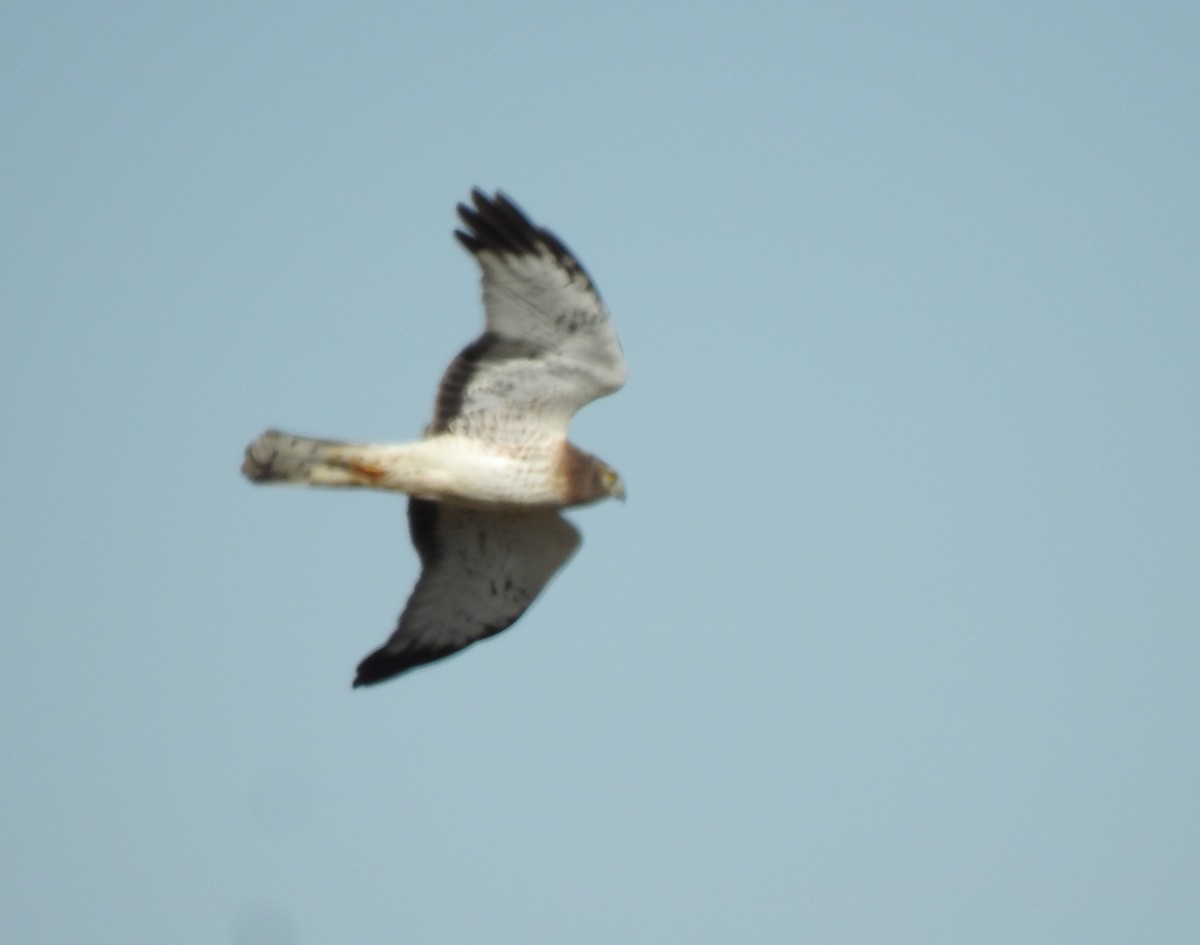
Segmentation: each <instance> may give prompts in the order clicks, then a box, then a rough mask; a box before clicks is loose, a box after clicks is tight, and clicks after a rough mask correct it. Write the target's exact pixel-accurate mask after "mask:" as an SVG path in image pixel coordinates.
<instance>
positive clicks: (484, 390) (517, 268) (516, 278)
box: [428, 190, 626, 442]
mask: <svg viewBox="0 0 1200 945" xmlns="http://www.w3.org/2000/svg"><path fill="white" fill-rule="evenodd" d="M471 199H472V201H473V203H474V208H471V207H467V206H465V205H463V204H459V207H458V213H459V216H460V217H461V218H462V221H463V223H464V225H465V226H466V230H465V231H463V230H459V231H456V232H455V236H457V237H458V239H459V242H461V243H462V244H463V246H465V247H466V248H467V250H469V251H470V253H471V254H472V255H473V256H474V257H475V258H476V259H477V260H478V262H479V265H480V267H481V268H482V269H483V305H484V310H485V316H486V327H485V331H484V333H483V335H481V336H480V337H479V338H478V339H476V340H475V341H474V342H472V343H471V344H469V345H467V347H466V348H464V349H463V350H462V352H461V353H460V354H459V355H458V357H456V358H455V359H454V361H453V362H452V363H451V364H450V367H449V368H447V369H446V373H445V375H444V376H443V377H442V383H441V386H440V387H439V389H438V395H437V403H436V406H435V408H434V416H433V422H432V423H431V424H430V426H429V430H428V432H429V433H459V434H463V435H467V436H479V437H485V438H487V439H491V440H497V441H504V442H521V441H528V440H529V439H531V438H546V439H549V438H557V437H562V436H565V435H566V430H567V425H568V424H569V423H570V421H571V417H572V416H574V415H575V412H576V411H577V410H578V409H579V408H580V407H582V406H583V405H584V404H587V403H590V402H591V401H593V400H595V399H596V398H598V397H603V396H605V395H606V394H611V393H613V392H614V391H616V390H618V389H620V387H621V385H622V384H624V383H625V373H626V368H625V358H624V357H623V355H622V354H621V345H620V343H619V342H618V341H617V336H616V333H615V332H614V331H613V328H612V324H611V323H610V321H609V318H608V310H607V309H606V308H605V307H604V303H603V302H601V301H600V296H599V295H598V294H597V292H596V289H595V287H594V286H593V285H592V281H591V279H590V278H588V274H587V273H586V272H585V271H584V269H583V267H582V266H581V265H580V264H579V262H578V260H576V259H575V257H574V256H573V255H572V254H571V252H570V250H568V249H567V248H566V246H564V245H563V244H562V243H561V242H560V241H559V239H558V238H557V237H556V236H555V235H554V234H553V233H551V232H549V231H548V230H544V229H541V228H538V227H535V226H534V225H533V224H532V223H530V222H529V220H528V219H527V218H526V216H525V215H524V214H523V213H522V212H521V210H520V209H519V208H518V207H517V205H516V204H514V203H513V202H512V201H510V200H509V199H508V198H507V197H505V196H504V195H503V194H499V193H498V194H496V196H495V197H487V196H486V195H484V194H483V193H481V192H480V191H478V190H475V191H472V193H471Z"/></svg>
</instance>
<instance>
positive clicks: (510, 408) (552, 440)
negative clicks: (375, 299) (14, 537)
mask: <svg viewBox="0 0 1200 945" xmlns="http://www.w3.org/2000/svg"><path fill="white" fill-rule="evenodd" d="M471 198H472V202H473V203H474V207H467V206H464V205H462V204H459V207H458V215H459V216H460V217H461V218H462V222H463V224H464V230H459V231H456V232H455V234H454V235H455V236H457V237H458V240H459V242H460V243H462V245H463V246H465V247H466V249H467V251H468V252H470V253H471V255H472V256H474V257H475V259H476V260H477V261H478V262H479V266H480V268H481V269H482V270H483V305H484V309H485V322H486V324H485V327H484V332H483V334H482V335H481V336H480V337H479V338H477V339H476V340H475V341H473V342H472V343H471V344H469V345H467V346H466V347H465V348H464V349H463V350H462V351H461V352H460V353H459V355H458V357H456V358H455V359H454V360H453V361H452V362H451V363H450V366H449V367H448V368H447V369H446V373H445V374H444V375H443V376H442V382H441V385H440V386H439V387H438V392H437V399H436V401H435V403H434V410H433V420H432V422H431V423H430V424H429V426H428V427H427V428H426V430H425V434H424V436H423V437H422V439H420V440H418V441H416V442H413V443H397V444H373V443H342V442H338V441H334V440H315V439H310V438H308V437H302V436H292V435H291V434H288V433H281V432H279V431H277V430H268V431H267V432H266V433H264V434H263V435H262V436H260V437H259V438H258V439H257V440H255V441H254V442H253V443H251V444H250V445H249V446H248V447H247V448H246V459H245V462H244V463H243V464H242V472H243V473H244V474H245V475H246V477H247V478H249V479H251V480H253V481H254V482H290V483H300V484H305V485H320V486H364V487H367V488H373V489H386V490H390V491H394V492H403V493H406V494H407V495H408V496H409V497H410V498H409V503H408V527H409V532H410V534H411V535H412V542H413V545H415V546H416V549H417V554H418V555H419V557H420V559H421V575H420V577H419V578H418V579H417V585H416V587H415V588H414V589H413V592H412V594H411V596H410V597H409V599H408V604H407V606H406V607H405V608H404V612H403V613H402V614H401V615H400V622H399V625H398V626H397V627H396V631H395V632H394V633H393V634H392V636H391V637H390V638H389V639H388V641H387V642H386V643H385V644H384V645H383V646H382V647H380V648H379V649H378V650H376V651H375V652H373V653H371V654H370V655H369V656H368V657H367V658H366V659H364V660H363V661H362V662H361V663H360V664H359V665H358V675H357V676H356V678H355V680H354V685H355V686H365V685H369V684H371V683H376V682H380V681H382V680H384V679H387V678H389V677H391V676H394V675H396V674H397V673H402V672H404V671H405V670H407V669H411V668H413V667H414V666H420V665H423V664H425V663H431V662H433V661H434V660H438V659H441V658H442V657H444V656H449V655H450V654H451V653H454V652H457V651H458V650H461V649H462V648H463V647H466V646H469V645H470V644H472V643H475V642H476V641H478V640H482V639H483V638H485V637H489V636H492V635H493V634H496V633H499V632H500V631H501V630H504V629H505V628H507V627H509V626H511V625H512V623H513V622H514V621H516V619H517V618H518V617H520V616H521V614H522V613H524V611H525V609H526V608H527V607H528V606H529V605H530V604H531V603H532V602H533V599H534V598H535V597H537V595H538V594H539V593H540V592H541V590H542V588H543V587H545V586H546V583H547V582H548V581H549V580H550V578H551V577H552V576H553V575H554V573H555V572H556V571H558V569H559V568H561V567H562V566H563V564H565V563H566V561H567V559H568V558H569V557H570V556H571V554H572V553H573V552H574V551H575V549H576V548H577V547H578V545H579V532H578V531H576V530H575V528H574V527H573V526H572V525H570V524H569V523H568V522H567V521H566V520H565V519H563V517H562V516H561V515H559V510H560V509H563V508H567V507H569V506H573V505H584V504H586V503H589V502H595V501H596V500H598V499H603V498H606V497H608V496H613V497H616V498H624V495H625V490H624V486H623V485H622V484H621V479H620V477H619V476H617V474H616V473H615V472H614V471H613V470H612V469H611V468H610V467H609V466H607V465H606V464H605V463H603V462H601V461H600V460H599V459H597V458H596V457H595V456H592V455H590V454H588V453H585V452H583V451H582V450H580V449H578V448H576V447H575V446H573V445H572V444H571V443H569V442H567V426H568V424H569V423H570V421H571V417H572V416H574V414H575V412H576V411H577V410H578V409H579V408H580V407H582V406H583V405H584V404H587V403H590V402H591V401H593V400H595V399H597V398H598V397H603V396H605V395H607V394H611V393H613V392H614V391H616V390H618V389H619V388H620V387H621V385H622V384H624V383H625V359H624V358H623V357H622V355H621V346H620V344H619V343H618V342H617V336H616V334H615V333H614V332H613V329H612V325H611V324H610V323H609V319H608V311H607V310H606V309H605V307H604V303H603V302H601V301H600V296H599V295H598V294H597V292H596V289H595V287H594V286H593V285H592V282H591V280H590V279H589V278H588V275H587V273H586V272H585V271H584V269H583V267H582V266H581V265H580V264H579V262H578V261H577V260H576V259H575V257H574V256H573V255H572V254H571V252H570V250H568V249H567V248H566V246H564V245H563V244H562V243H561V242H559V240H558V238H557V237H555V236H554V234H553V233H551V232H550V231H548V230H545V229H541V228H539V227H535V226H534V225H533V224H532V223H530V222H529V220H528V219H527V218H526V217H525V215H524V214H523V213H522V212H521V210H520V209H519V208H518V207H517V205H516V204H514V203H513V202H512V201H510V200H509V199H508V198H507V197H505V196H504V195H503V194H500V193H497V194H496V195H495V196H494V197H488V196H486V195H485V194H483V193H481V192H480V191H478V190H475V191H473V192H472V194H471Z"/></svg>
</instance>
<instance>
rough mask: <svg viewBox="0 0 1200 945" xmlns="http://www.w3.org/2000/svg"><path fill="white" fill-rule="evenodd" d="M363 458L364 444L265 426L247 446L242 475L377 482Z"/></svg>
mask: <svg viewBox="0 0 1200 945" xmlns="http://www.w3.org/2000/svg"><path fill="white" fill-rule="evenodd" d="M367 450H369V447H368V448H367ZM364 459H365V457H364V447H363V446H361V445H358V444H354V443H342V442H340V441H338V440H316V439H313V438H312V437H307V436H293V435H292V434H291V433H283V432H281V431H279V430H268V431H267V432H266V433H264V434H262V436H260V437H259V438H258V439H257V440H255V441H254V442H253V443H251V444H250V445H249V446H247V447H246V458H245V460H243V461H242V475H243V476H245V477H246V478H247V479H249V480H251V481H252V482H292V483H297V484H300V485H312V486H374V485H377V484H378V482H379V474H378V472H377V471H376V470H375V469H374V468H372V467H371V466H370V464H369V463H367V462H364Z"/></svg>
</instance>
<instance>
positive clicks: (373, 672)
mask: <svg viewBox="0 0 1200 945" xmlns="http://www.w3.org/2000/svg"><path fill="white" fill-rule="evenodd" d="M412 665H413V664H412V663H411V662H410V661H409V660H406V659H402V658H400V657H398V656H396V655H395V654H393V653H389V652H388V651H387V650H386V649H378V650H376V651H375V652H374V653H372V654H371V655H370V656H368V657H367V658H366V659H364V660H363V661H362V662H361V663H359V664H358V670H357V672H356V673H355V676H354V685H353V687H352V688H354V689H358V688H359V687H360V686H373V685H375V683H381V682H383V681H384V680H385V679H391V678H392V677H393V676H398V675H399V674H400V673H402V672H404V671H405V670H406V669H409V668H410V667H411V666H412Z"/></svg>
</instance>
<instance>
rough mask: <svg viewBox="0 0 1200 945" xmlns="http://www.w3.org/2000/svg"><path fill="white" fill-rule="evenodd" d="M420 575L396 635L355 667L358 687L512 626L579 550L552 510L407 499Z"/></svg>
mask: <svg viewBox="0 0 1200 945" xmlns="http://www.w3.org/2000/svg"><path fill="white" fill-rule="evenodd" d="M408 524H409V531H410V532H411V534H412V540H413V544H414V545H415V546H416V548H417V552H418V554H419V555H420V558H421V576H420V577H419V578H418V579H417V586H416V587H415V588H414V589H413V592H412V595H411V596H410V597H409V599H408V604H407V606H406V607H405V608H404V612H403V613H402V614H401V615H400V623H399V625H398V626H397V628H396V632H395V633H393V634H392V636H391V638H390V639H389V640H388V642H387V643H385V644H384V645H383V646H382V647H380V648H379V649H378V650H376V651H375V652H374V653H372V654H371V655H370V656H368V657H367V658H366V659H364V660H363V661H362V662H361V663H360V664H359V666H358V675H357V677H356V678H355V680H354V685H355V686H366V685H370V684H371V683H377V682H382V681H383V680H385V679H388V678H390V677H392V676H395V675H396V674H397V673H402V672H404V671H405V670H408V669H412V668H413V667H415V666H421V665H424V664H425V663H432V662H433V661H434V660H439V659H441V658H442V657H444V656H449V655H450V654H451V653H456V652H457V651H459V650H461V649H463V647H466V646H470V645H471V644H472V643H475V642H477V641H479V640H482V639H485V638H486V637H490V636H493V635H494V634H497V633H499V632H500V631H501V630H504V629H506V628H507V627H509V626H511V625H512V624H513V622H514V621H516V619H517V618H518V617H520V616H521V614H523V613H524V612H525V609H526V608H527V607H528V606H529V605H530V604H531V603H533V600H534V598H535V597H537V595H538V594H539V593H540V592H541V590H542V588H544V587H545V586H546V584H547V582H548V581H549V580H550V578H551V577H553V576H554V574H555V572H557V571H558V569H559V568H561V567H562V566H563V565H564V564H565V563H566V561H567V559H568V558H570V557H571V554H572V553H573V552H574V551H575V549H576V548H577V547H579V532H578V531H576V530H575V528H574V527H573V526H571V525H570V524H569V523H568V522H567V521H566V520H565V519H563V518H562V516H560V515H559V514H558V513H557V512H555V511H553V510H549V509H537V510H528V509H527V510H523V511H487V510H482V509H473V508H464V507H460V506H453V505H445V504H441V503H437V502H429V501H426V500H424V499H412V500H410V501H409V505H408Z"/></svg>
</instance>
